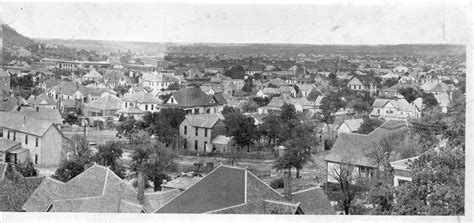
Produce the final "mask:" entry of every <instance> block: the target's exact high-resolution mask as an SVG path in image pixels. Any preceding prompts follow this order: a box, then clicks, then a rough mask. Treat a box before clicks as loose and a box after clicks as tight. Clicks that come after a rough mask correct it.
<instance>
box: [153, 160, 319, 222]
mask: <svg viewBox="0 0 474 223" xmlns="http://www.w3.org/2000/svg"><path fill="white" fill-rule="evenodd" d="M314 208H316V209H318V208H317V207H314ZM156 213H212V214H296V213H305V210H303V209H301V207H300V202H299V201H297V200H295V199H293V200H291V201H289V200H287V199H286V198H284V197H283V196H282V195H280V194H279V193H278V192H276V191H275V190H274V189H272V188H271V187H270V186H268V185H267V184H265V183H264V182H263V181H262V180H260V179H259V178H258V177H256V176H255V175H254V174H252V173H251V172H250V171H248V170H246V169H243V168H238V167H230V166H219V167H217V168H216V169H214V170H213V171H212V172H211V173H209V174H208V175H207V176H205V177H204V178H202V179H201V180H200V181H198V182H197V183H195V184H194V185H192V186H191V187H190V188H188V189H187V190H185V191H183V192H182V193H181V194H179V195H178V196H176V197H175V198H174V199H172V200H171V201H169V202H168V203H167V204H165V205H164V206H163V207H161V208H160V209H158V210H157V211H156ZM318 214H319V213H318Z"/></svg>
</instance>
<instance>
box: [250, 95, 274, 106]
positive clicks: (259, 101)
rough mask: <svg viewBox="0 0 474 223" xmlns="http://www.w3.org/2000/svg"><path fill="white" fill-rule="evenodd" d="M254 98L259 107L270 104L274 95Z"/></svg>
mask: <svg viewBox="0 0 474 223" xmlns="http://www.w3.org/2000/svg"><path fill="white" fill-rule="evenodd" d="M252 100H253V101H254V102H255V103H257V106H258V107H263V106H266V105H268V103H270V101H271V100H272V97H266V98H265V97H263V98H260V97H254V98H252Z"/></svg>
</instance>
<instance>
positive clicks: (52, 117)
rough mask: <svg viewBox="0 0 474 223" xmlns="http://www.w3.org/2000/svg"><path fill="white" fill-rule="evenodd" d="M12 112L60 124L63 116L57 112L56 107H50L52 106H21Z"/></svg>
mask: <svg viewBox="0 0 474 223" xmlns="http://www.w3.org/2000/svg"><path fill="white" fill-rule="evenodd" d="M12 113H16V114H20V115H25V116H27V117H31V118H34V119H37V120H43V121H48V122H51V123H53V124H62V123H63V120H64V119H63V117H62V116H61V114H60V113H59V110H58V109H52V108H42V107H37V108H33V107H24V106H23V107H21V110H20V111H14V112H12Z"/></svg>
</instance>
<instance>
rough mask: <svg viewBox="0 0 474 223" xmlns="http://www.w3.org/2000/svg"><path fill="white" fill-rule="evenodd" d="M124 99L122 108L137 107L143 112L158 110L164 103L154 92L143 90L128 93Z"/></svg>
mask: <svg viewBox="0 0 474 223" xmlns="http://www.w3.org/2000/svg"><path fill="white" fill-rule="evenodd" d="M122 100H123V105H122V108H129V107H136V108H138V109H140V110H141V111H142V112H155V111H158V110H159V109H160V108H159V106H160V105H161V104H162V103H163V101H162V100H161V99H159V98H157V97H155V96H153V94H151V93H147V92H143V91H141V92H135V93H126V94H125V95H124V97H123V98H122Z"/></svg>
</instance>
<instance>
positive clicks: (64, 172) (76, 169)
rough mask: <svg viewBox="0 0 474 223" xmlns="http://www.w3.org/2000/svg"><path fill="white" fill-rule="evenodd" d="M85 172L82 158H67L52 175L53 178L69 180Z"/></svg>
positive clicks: (63, 180)
mask: <svg viewBox="0 0 474 223" xmlns="http://www.w3.org/2000/svg"><path fill="white" fill-rule="evenodd" d="M82 172H84V163H83V162H82V161H80V160H65V161H63V162H62V163H61V165H60V166H59V168H58V169H56V171H55V172H54V175H52V177H53V178H55V179H57V180H60V181H62V182H67V181H69V180H71V179H72V178H74V177H75V176H77V175H79V174H81V173H82Z"/></svg>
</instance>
